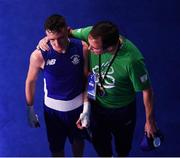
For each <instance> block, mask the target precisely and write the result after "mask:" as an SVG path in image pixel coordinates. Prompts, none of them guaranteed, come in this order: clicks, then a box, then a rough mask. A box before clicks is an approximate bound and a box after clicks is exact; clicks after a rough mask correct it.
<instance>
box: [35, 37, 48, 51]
mask: <svg viewBox="0 0 180 158" xmlns="http://www.w3.org/2000/svg"><path fill="white" fill-rule="evenodd" d="M48 42H49V39H48V38H47V37H44V38H42V39H41V40H40V41H39V43H38V45H37V46H36V48H37V49H38V50H43V51H49V49H50V48H49V46H48Z"/></svg>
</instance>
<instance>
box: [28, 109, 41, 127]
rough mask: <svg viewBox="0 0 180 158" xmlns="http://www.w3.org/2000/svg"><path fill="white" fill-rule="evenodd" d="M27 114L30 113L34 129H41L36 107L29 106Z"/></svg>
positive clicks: (29, 118)
mask: <svg viewBox="0 0 180 158" xmlns="http://www.w3.org/2000/svg"><path fill="white" fill-rule="evenodd" d="M27 112H28V122H29V125H30V126H31V127H33V128H37V127H39V126H40V124H39V120H38V115H37V114H35V112H34V107H33V106H27Z"/></svg>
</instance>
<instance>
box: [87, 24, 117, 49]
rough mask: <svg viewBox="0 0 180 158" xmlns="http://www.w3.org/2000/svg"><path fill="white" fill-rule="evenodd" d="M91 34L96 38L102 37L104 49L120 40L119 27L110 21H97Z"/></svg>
mask: <svg viewBox="0 0 180 158" xmlns="http://www.w3.org/2000/svg"><path fill="white" fill-rule="evenodd" d="M90 35H91V36H92V37H93V38H94V39H97V38H99V37H100V38H101V40H102V44H103V49H106V48H108V47H109V46H113V45H115V44H116V43H117V42H118V40H119V30H118V27H117V26H116V25H115V24H113V23H112V22H110V21H100V22H98V23H96V24H95V25H94V26H93V28H92V30H91V31H90Z"/></svg>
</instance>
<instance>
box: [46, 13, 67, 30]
mask: <svg viewBox="0 0 180 158" xmlns="http://www.w3.org/2000/svg"><path fill="white" fill-rule="evenodd" d="M65 27H67V24H66V20H65V18H64V17H63V16H62V15H59V14H53V15H51V16H49V17H48V18H47V19H46V21H45V24H44V28H45V30H50V31H53V32H59V31H60V29H62V28H65Z"/></svg>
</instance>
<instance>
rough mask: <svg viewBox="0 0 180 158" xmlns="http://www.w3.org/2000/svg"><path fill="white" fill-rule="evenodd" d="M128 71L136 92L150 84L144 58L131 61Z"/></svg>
mask: <svg viewBox="0 0 180 158" xmlns="http://www.w3.org/2000/svg"><path fill="white" fill-rule="evenodd" d="M129 73H130V79H131V81H132V83H133V87H134V89H135V91H136V92H138V91H142V90H145V89H147V88H149V87H150V86H151V83H150V78H149V74H148V71H147V69H146V66H145V63H144V60H138V61H136V62H134V63H132V64H131V66H130V68H129Z"/></svg>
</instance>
